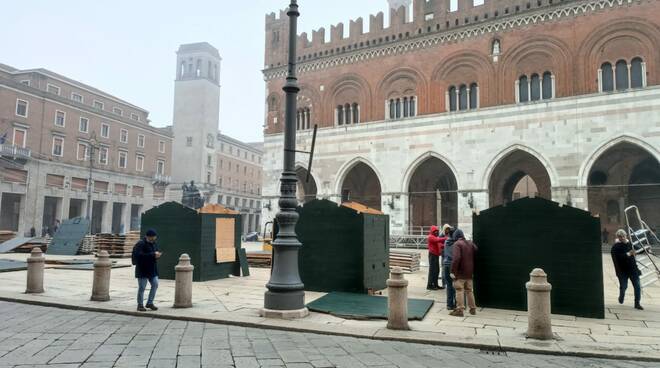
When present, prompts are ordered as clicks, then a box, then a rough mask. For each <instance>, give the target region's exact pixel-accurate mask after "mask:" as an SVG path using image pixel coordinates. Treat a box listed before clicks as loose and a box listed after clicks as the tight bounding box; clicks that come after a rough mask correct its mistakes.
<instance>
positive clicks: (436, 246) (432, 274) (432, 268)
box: [426, 226, 441, 290]
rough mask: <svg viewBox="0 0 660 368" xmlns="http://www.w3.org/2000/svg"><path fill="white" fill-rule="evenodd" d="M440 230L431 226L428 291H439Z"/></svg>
mask: <svg viewBox="0 0 660 368" xmlns="http://www.w3.org/2000/svg"><path fill="white" fill-rule="evenodd" d="M440 242H441V239H440V230H438V227H437V226H431V231H429V236H428V248H429V279H428V281H427V282H426V290H438V289H439V287H438V276H439V275H440Z"/></svg>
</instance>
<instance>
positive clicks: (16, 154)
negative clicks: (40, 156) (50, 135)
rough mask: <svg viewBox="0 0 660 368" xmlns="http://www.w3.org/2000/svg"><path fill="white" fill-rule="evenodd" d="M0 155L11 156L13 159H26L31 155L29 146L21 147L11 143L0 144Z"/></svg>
mask: <svg viewBox="0 0 660 368" xmlns="http://www.w3.org/2000/svg"><path fill="white" fill-rule="evenodd" d="M0 156H2V157H6V158H11V159H13V160H23V161H27V160H29V159H30V157H32V151H31V150H30V149H29V148H22V147H19V146H15V145H13V144H6V143H4V144H0Z"/></svg>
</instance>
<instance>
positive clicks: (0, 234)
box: [0, 230, 16, 244]
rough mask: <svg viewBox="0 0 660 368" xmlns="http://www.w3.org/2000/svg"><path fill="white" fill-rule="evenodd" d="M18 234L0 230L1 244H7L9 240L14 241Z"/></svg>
mask: <svg viewBox="0 0 660 368" xmlns="http://www.w3.org/2000/svg"><path fill="white" fill-rule="evenodd" d="M15 237H16V233H15V232H13V231H8V230H0V244H2V243H4V242H6V241H7V240H11V239H14V238H15Z"/></svg>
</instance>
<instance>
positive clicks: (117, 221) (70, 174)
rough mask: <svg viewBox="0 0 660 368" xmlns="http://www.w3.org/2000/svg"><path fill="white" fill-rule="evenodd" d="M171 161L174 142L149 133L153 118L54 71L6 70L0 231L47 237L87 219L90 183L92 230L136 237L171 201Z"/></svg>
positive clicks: (0, 90)
mask: <svg viewBox="0 0 660 368" xmlns="http://www.w3.org/2000/svg"><path fill="white" fill-rule="evenodd" d="M90 145H93V146H95V147H96V149H94V150H90ZM171 152H172V135H171V133H169V132H168V131H167V130H164V129H159V128H155V127H152V126H150V125H149V120H148V112H147V111H146V110H144V109H142V108H140V107H137V106H135V105H132V104H130V103H128V102H126V101H122V100H120V99H118V98H116V97H113V96H111V95H109V94H107V93H105V92H103V91H100V90H98V89H96V88H93V87H90V86H88V85H85V84H83V83H80V82H77V81H75V80H72V79H70V78H67V77H64V76H62V75H59V74H56V73H53V72H51V71H48V70H45V69H31V70H18V69H15V68H12V67H10V66H7V65H3V64H0V229H2V230H13V231H17V232H18V233H19V234H24V233H29V232H30V229H31V228H32V227H34V228H35V230H36V232H37V234H38V235H39V234H40V233H41V232H42V230H45V229H46V228H47V227H50V228H52V227H53V225H54V223H55V221H56V220H62V219H68V218H73V217H79V216H81V217H85V216H86V214H87V205H88V203H87V195H88V190H89V189H90V184H91V189H92V192H93V193H92V201H93V202H92V203H93V204H92V207H91V215H92V231H93V232H94V233H98V232H111V231H112V232H120V231H127V230H129V229H135V228H137V227H139V216H140V214H141V213H142V212H143V211H145V210H147V209H149V208H151V207H152V206H154V205H157V204H159V203H160V202H162V201H163V200H165V197H166V190H167V185H168V182H169V175H170V165H171V159H170V158H171ZM90 153H93V154H92V155H91V157H90ZM90 161H91V162H90ZM90 164H91V165H92V166H93V167H92V181H91V183H90V182H89V176H90Z"/></svg>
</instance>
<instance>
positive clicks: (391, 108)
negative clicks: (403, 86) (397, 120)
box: [390, 99, 395, 119]
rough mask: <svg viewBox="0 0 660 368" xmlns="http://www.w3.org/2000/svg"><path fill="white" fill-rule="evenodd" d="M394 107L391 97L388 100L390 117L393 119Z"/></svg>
mask: <svg viewBox="0 0 660 368" xmlns="http://www.w3.org/2000/svg"><path fill="white" fill-rule="evenodd" d="M394 109H395V106H394V99H391V100H390V119H394V117H395V113H394Z"/></svg>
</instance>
